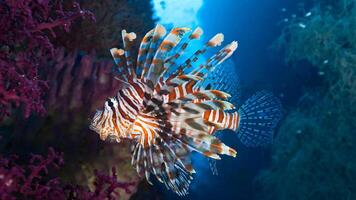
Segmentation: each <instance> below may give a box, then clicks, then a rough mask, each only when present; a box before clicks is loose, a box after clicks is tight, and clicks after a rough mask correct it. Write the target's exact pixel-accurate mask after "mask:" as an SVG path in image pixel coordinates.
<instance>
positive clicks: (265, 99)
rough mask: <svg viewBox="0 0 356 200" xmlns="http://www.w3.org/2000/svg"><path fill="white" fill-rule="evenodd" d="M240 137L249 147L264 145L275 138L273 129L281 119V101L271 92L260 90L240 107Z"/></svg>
mask: <svg viewBox="0 0 356 200" xmlns="http://www.w3.org/2000/svg"><path fill="white" fill-rule="evenodd" d="M238 112H239V114H240V120H239V124H238V125H239V128H238V137H239V139H240V141H241V142H242V143H243V144H244V145H246V146H248V147H256V146H264V145H267V144H270V143H271V142H272V140H273V129H274V128H275V127H276V125H277V123H278V121H279V120H280V118H281V116H282V113H281V103H280V101H279V100H278V99H277V98H276V97H275V96H273V94H272V93H271V92H268V91H260V92H257V93H256V94H255V95H253V96H252V97H250V98H249V99H247V100H246V102H245V103H244V104H243V105H242V106H241V107H240V109H239V111H238Z"/></svg>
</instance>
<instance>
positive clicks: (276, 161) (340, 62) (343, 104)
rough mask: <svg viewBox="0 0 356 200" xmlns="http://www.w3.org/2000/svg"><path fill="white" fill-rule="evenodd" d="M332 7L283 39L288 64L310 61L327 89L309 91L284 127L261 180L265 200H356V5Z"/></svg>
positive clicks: (297, 24) (295, 24)
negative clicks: (268, 166) (269, 166)
mask: <svg viewBox="0 0 356 200" xmlns="http://www.w3.org/2000/svg"><path fill="white" fill-rule="evenodd" d="M332 6H333V7H331V5H329V4H325V3H321V4H320V6H316V7H314V8H313V9H312V10H311V11H310V14H308V15H305V17H301V18H296V19H295V20H293V21H292V22H291V24H289V25H288V26H287V27H286V28H285V30H284V32H283V34H282V36H281V37H280V38H279V44H281V45H282V47H284V48H285V49H286V58H287V61H288V62H291V63H295V61H298V60H306V61H308V62H310V63H311V64H313V65H314V66H315V67H317V69H318V70H319V76H321V77H322V79H323V83H324V84H323V86H319V87H318V88H309V89H308V90H307V92H306V93H305V95H304V96H303V97H302V98H301V99H300V106H299V108H297V109H295V110H293V111H291V113H290V114H289V115H288V116H287V117H286V119H285V121H284V123H283V125H282V126H281V129H280V131H279V133H278V135H277V137H276V139H275V144H274V146H273V149H272V154H273V156H272V166H271V168H270V169H268V170H265V171H264V172H263V173H262V174H261V175H260V177H259V181H260V183H261V184H262V187H263V189H264V191H265V192H264V194H263V195H264V198H265V199H277V200H278V199H356V181H355V180H356V159H355V156H354V152H355V151H356V149H355V143H356V135H355V134H354V132H355V131H354V130H355V129H356V118H355V117H354V116H355V114H356V105H355V103H356V78H355V73H356V53H355V49H356V38H355V34H356V20H355V19H356V4H355V1H354V0H339V1H334V2H332ZM331 8H332V9H331Z"/></svg>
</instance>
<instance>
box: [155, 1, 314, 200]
mask: <svg viewBox="0 0 356 200" xmlns="http://www.w3.org/2000/svg"><path fill="white" fill-rule="evenodd" d="M153 2H154V7H155V9H156V17H158V18H159V19H160V20H159V21H158V23H162V24H164V25H169V26H182V25H184V26H188V27H190V26H191V27H195V26H197V25H198V26H200V27H202V28H203V30H204V37H203V38H202V39H203V40H204V39H205V40H207V39H208V38H210V37H211V36H213V35H214V34H216V33H218V32H222V33H224V35H225V44H227V43H228V42H231V41H233V40H237V41H238V42H239V48H238V50H237V52H235V54H234V55H233V56H232V58H231V59H232V61H233V63H234V64H233V65H231V66H230V67H235V68H236V69H237V71H238V73H239V78H240V80H241V88H240V90H241V91H242V98H245V97H247V96H249V95H251V94H252V93H254V92H256V91H258V90H262V89H267V90H270V91H273V92H274V94H275V95H276V96H279V97H280V98H281V101H282V103H283V105H284V107H286V108H288V107H289V106H293V105H294V104H295V103H296V100H297V97H298V96H299V95H300V93H301V91H302V87H301V85H305V84H309V82H310V81H309V82H308V80H310V79H311V77H308V76H305V77H303V78H301V77H299V76H296V75H291V73H288V68H287V67H286V66H285V64H284V60H283V55H280V54H279V52H278V51H276V50H273V49H272V48H271V46H272V44H273V42H274V41H275V40H276V38H277V37H278V35H280V33H281V29H282V27H283V19H284V18H288V17H291V15H292V14H294V13H296V12H298V9H297V7H298V5H299V4H300V3H301V1H298V0H291V1H288V2H287V1H285V0H274V1H261V0H238V1H237V0H223V1H217V0H205V1H185V0H184V1H159V0H158V1H157V0H155V1H153ZM178 8H179V9H178ZM182 8H185V9H182ZM282 10H285V11H282ZM184 23H188V24H184ZM300 73H303V69H301V70H300ZM302 75H303V74H301V76H302ZM310 84H312V83H310ZM221 138H222V140H223V141H224V142H225V143H226V144H227V145H229V146H232V147H233V148H235V149H237V151H238V156H237V158H230V157H223V159H222V160H221V161H218V163H217V167H218V171H219V175H218V176H214V175H212V173H211V172H210V169H209V167H208V165H209V164H208V162H207V159H205V158H202V157H201V156H199V155H198V156H195V159H194V163H193V164H194V165H195V166H196V168H197V167H198V170H197V172H198V173H197V174H196V176H195V179H194V180H193V184H192V187H191V190H190V194H189V195H188V196H187V197H185V198H183V199H239V200H244V199H246V200H247V199H255V198H256V196H258V195H256V194H258V188H257V187H256V184H255V182H254V179H255V177H256V175H258V173H259V172H260V170H261V169H263V168H265V167H267V166H268V164H269V160H270V147H265V148H254V149H253V148H252V149H251V148H246V147H244V146H243V145H242V144H241V143H239V141H238V140H237V137H236V136H235V135H234V134H233V133H231V132H226V133H225V134H224V135H223V136H222V137H221ZM155 187H157V191H160V192H163V197H164V199H182V198H181V197H178V196H177V195H175V194H173V193H172V192H169V191H166V190H165V189H164V188H163V187H161V186H160V185H159V184H155Z"/></svg>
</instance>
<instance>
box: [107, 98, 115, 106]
mask: <svg viewBox="0 0 356 200" xmlns="http://www.w3.org/2000/svg"><path fill="white" fill-rule="evenodd" d="M106 101H107V102H108V105H109V106H110V107H113V106H114V103H113V102H112V101H111V99H107V100H106Z"/></svg>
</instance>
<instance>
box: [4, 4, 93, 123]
mask: <svg viewBox="0 0 356 200" xmlns="http://www.w3.org/2000/svg"><path fill="white" fill-rule="evenodd" d="M0 13H1V14H0V30H1V32H0V44H1V45H0V121H1V120H2V119H3V118H4V116H6V115H9V114H10V112H11V109H12V108H14V107H15V108H16V107H19V106H20V105H22V110H23V114H24V116H25V117H28V116H29V115H30V114H31V112H37V113H44V112H45V109H44V106H43V100H42V98H43V96H44V94H45V91H46V90H47V88H48V85H47V83H46V81H44V80H42V79H41V77H40V75H39V70H40V69H41V68H43V66H44V65H46V63H47V62H48V59H53V58H54V57H55V54H54V47H53V45H52V43H51V41H50V37H52V38H53V37H56V34H55V32H56V29H57V28H59V27H61V28H63V29H64V30H65V31H68V30H69V28H70V26H71V23H72V22H73V21H74V20H75V19H77V18H79V17H83V18H84V17H90V18H93V15H92V14H91V13H90V12H89V11H85V10H82V9H81V8H80V6H79V4H78V3H74V4H73V8H72V10H70V11H65V10H64V9H63V8H62V1H60V0H18V1H13V0H5V1H0Z"/></svg>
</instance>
